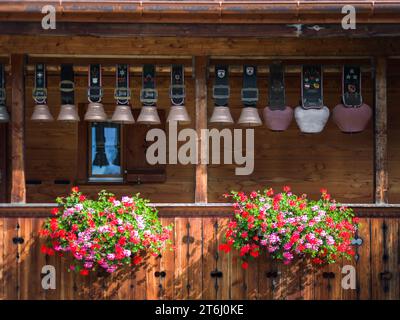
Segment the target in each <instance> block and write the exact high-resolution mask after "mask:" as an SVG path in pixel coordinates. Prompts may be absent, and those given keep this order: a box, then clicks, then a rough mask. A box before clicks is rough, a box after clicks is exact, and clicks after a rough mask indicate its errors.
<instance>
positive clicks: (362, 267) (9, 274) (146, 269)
mask: <svg viewBox="0 0 400 320" xmlns="http://www.w3.org/2000/svg"><path fill="white" fill-rule="evenodd" d="M171 221H174V231H173V234H174V237H173V238H174V243H175V245H176V249H175V250H174V251H167V252H165V253H164V254H163V255H162V257H161V258H157V257H151V258H146V259H145V260H144V263H143V264H141V265H140V266H138V267H137V268H134V269H132V270H128V269H127V270H125V271H124V272H121V273H117V274H113V275H106V274H103V273H97V274H96V273H94V274H91V275H90V276H89V277H83V276H80V275H76V274H74V273H72V272H68V271H67V268H68V266H69V264H70V262H71V260H70V258H69V257H66V258H60V257H55V256H53V257H47V256H44V255H43V254H42V253H41V252H40V246H41V243H42V240H40V239H38V234H37V232H38V230H39V228H40V226H41V225H42V223H43V219H38V218H19V219H18V218H2V219H0V231H2V232H1V235H2V238H0V240H2V241H0V248H2V251H1V254H2V255H1V257H0V266H1V269H0V270H1V272H0V281H1V282H0V283H1V284H2V286H1V289H0V294H1V296H0V298H2V299H46V300H53V299H138V300H143V299H217V300H220V299H280V300H281V299H305V300H309V299H334V300H340V299H341V300H344V299H362V300H365V299H399V297H400V292H399V285H398V283H399V276H398V272H397V270H398V269H397V268H398V259H399V219H384V218H367V219H365V218H364V219H361V228H360V230H359V234H358V236H359V237H360V238H362V239H363V243H362V245H361V246H360V247H358V248H357V254H358V255H359V259H358V260H357V261H356V260H353V261H339V262H338V263H337V264H333V265H330V266H326V267H323V268H322V269H315V268H309V265H308V262H307V261H298V263H295V264H293V265H289V266H284V265H283V264H282V263H281V262H277V261H272V260H271V259H270V257H269V256H268V255H267V254H265V253H263V254H262V255H261V256H260V257H259V258H258V259H257V260H254V261H249V268H248V269H247V270H243V269H242V268H241V263H242V261H241V258H240V257H239V254H238V253H237V252H236V251H232V252H230V253H229V254H225V253H223V252H218V253H219V254H218V259H215V253H216V251H215V250H216V244H217V243H219V242H221V240H222V233H223V231H222V230H223V229H224V226H226V223H227V221H228V220H227V219H226V218H223V217H213V218H209V217H205V218H195V219H188V218H175V219H173V218H163V223H164V224H170V223H171ZM215 222H217V223H218V229H215V228H214V223H215ZM188 223H189V228H188ZM18 225H19V226H20V228H19V229H18V228H17V226H18ZM17 235H19V236H21V237H23V238H24V242H23V243H22V244H20V245H16V244H14V243H13V241H12V239H13V238H14V237H16V236H17ZM187 237H188V238H187ZM187 239H189V243H187V242H186V240H187ZM17 254H19V259H17ZM45 264H48V265H53V266H55V268H56V275H57V276H56V290H43V289H42V287H41V277H42V275H41V268H42V266H43V265H45ZM347 264H349V265H355V267H356V278H357V280H356V285H357V288H356V289H355V290H352V289H349V290H345V289H343V288H342V286H341V281H342V278H343V276H344V275H343V274H342V273H341V270H342V267H343V266H344V265H347ZM215 266H216V267H217V269H218V270H219V271H221V272H222V277H221V278H218V279H217V285H218V287H215V278H212V277H211V276H210V271H212V270H215ZM156 271H165V273H166V275H165V277H164V278H159V277H156V276H155V272H156Z"/></svg>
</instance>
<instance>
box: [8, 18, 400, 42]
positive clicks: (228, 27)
mask: <svg viewBox="0 0 400 320" xmlns="http://www.w3.org/2000/svg"><path fill="white" fill-rule="evenodd" d="M0 34H2V35H41V36H46V35H48V36H96V37H111V38H115V37H205V38H214V37H234V38H249V37H257V38H280V37H288V38H322V37H323V38H327V37H339V38H370V37H398V36H400V24H398V23H396V24H393V23H390V24H366V23H360V22H359V21H357V28H356V29H348V30H343V28H342V26H341V24H340V23H336V24H327V23H323V24H307V23H304V22H301V23H296V24H291V23H282V24H218V23H215V21H211V22H210V23H208V24H201V23H190V24H188V23H173V24H172V23H146V24H143V23H112V24H111V23H104V22H96V23H87V22H86V23H84V24H83V23H78V22H58V20H57V28H56V29H48V30H45V29H43V28H42V26H41V24H40V23H38V22H10V21H1V22H0Z"/></svg>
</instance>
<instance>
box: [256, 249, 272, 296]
mask: <svg viewBox="0 0 400 320" xmlns="http://www.w3.org/2000/svg"><path fill="white" fill-rule="evenodd" d="M258 260H259V263H258V288H259V289H258V290H259V299H260V300H271V299H272V282H273V280H274V274H272V273H271V271H272V270H271V260H270V258H269V256H268V255H267V254H266V252H265V251H263V253H262V254H261V256H260V257H259V258H258Z"/></svg>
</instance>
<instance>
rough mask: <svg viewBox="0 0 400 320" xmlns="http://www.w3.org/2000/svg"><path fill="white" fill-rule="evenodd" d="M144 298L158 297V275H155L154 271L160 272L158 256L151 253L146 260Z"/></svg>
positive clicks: (154, 298) (152, 298) (155, 298)
mask: <svg viewBox="0 0 400 320" xmlns="http://www.w3.org/2000/svg"><path fill="white" fill-rule="evenodd" d="M145 268H146V288H147V292H146V299H148V300H157V299H159V298H160V275H159V276H158V277H156V275H155V273H156V272H160V258H159V257H154V256H152V255H150V256H149V258H148V259H147V261H146V267H145Z"/></svg>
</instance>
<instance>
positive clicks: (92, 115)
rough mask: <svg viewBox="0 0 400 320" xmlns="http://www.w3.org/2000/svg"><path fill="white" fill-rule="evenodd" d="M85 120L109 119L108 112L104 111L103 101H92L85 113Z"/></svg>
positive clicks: (102, 120)
mask: <svg viewBox="0 0 400 320" xmlns="http://www.w3.org/2000/svg"><path fill="white" fill-rule="evenodd" d="M85 120H86V121H91V122H104V121H107V114H106V113H105V112H104V107H103V104H102V103H99V102H90V103H89V105H88V109H87V111H86V113H85Z"/></svg>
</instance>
